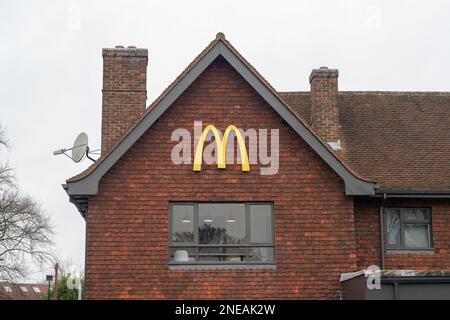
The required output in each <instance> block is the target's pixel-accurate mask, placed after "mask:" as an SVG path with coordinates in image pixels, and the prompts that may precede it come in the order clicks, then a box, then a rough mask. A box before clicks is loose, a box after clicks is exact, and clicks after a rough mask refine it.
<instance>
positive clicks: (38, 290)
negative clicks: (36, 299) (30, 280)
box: [33, 287, 41, 293]
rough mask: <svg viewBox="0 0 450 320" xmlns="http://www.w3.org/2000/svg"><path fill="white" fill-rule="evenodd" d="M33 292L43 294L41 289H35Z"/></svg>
mask: <svg viewBox="0 0 450 320" xmlns="http://www.w3.org/2000/svg"><path fill="white" fill-rule="evenodd" d="M33 291H34V292H36V293H41V289H39V287H33Z"/></svg>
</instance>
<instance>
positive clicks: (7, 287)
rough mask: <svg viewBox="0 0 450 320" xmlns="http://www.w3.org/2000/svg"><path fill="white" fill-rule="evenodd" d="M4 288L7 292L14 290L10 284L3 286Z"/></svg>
mask: <svg viewBox="0 0 450 320" xmlns="http://www.w3.org/2000/svg"><path fill="white" fill-rule="evenodd" d="M3 288H4V289H5V292H12V289H11V287H10V286H3Z"/></svg>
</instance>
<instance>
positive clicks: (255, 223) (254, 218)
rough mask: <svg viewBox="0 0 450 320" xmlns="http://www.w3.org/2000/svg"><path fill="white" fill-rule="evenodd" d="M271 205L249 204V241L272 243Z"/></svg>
mask: <svg viewBox="0 0 450 320" xmlns="http://www.w3.org/2000/svg"><path fill="white" fill-rule="evenodd" d="M272 241H273V238H272V206H271V205H268V204H261V205H259V204H258V205H255V204H252V205H250V242H252V243H272Z"/></svg>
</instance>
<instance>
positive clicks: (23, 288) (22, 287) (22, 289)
mask: <svg viewBox="0 0 450 320" xmlns="http://www.w3.org/2000/svg"><path fill="white" fill-rule="evenodd" d="M20 290H21V291H22V292H28V288H27V287H24V286H21V287H20Z"/></svg>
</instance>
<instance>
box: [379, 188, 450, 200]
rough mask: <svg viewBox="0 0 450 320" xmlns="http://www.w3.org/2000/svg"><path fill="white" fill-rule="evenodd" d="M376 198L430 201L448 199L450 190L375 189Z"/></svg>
mask: <svg viewBox="0 0 450 320" xmlns="http://www.w3.org/2000/svg"><path fill="white" fill-rule="evenodd" d="M373 197H376V198H380V197H382V198H384V199H387V198H431V199H450V189H439V190H433V189H423V190H393V189H377V190H375V195H374V196H373Z"/></svg>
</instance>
